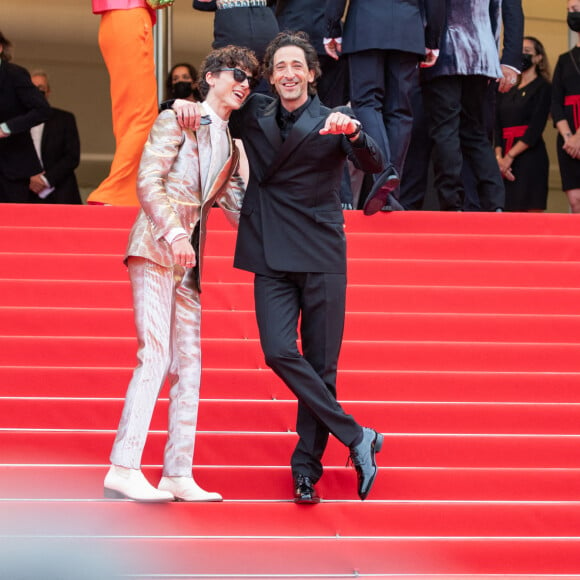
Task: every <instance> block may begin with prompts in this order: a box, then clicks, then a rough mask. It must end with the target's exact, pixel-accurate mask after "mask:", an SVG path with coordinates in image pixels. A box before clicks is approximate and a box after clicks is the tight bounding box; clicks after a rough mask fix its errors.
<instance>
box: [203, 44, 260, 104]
mask: <svg viewBox="0 0 580 580" xmlns="http://www.w3.org/2000/svg"><path fill="white" fill-rule="evenodd" d="M222 68H241V69H242V70H245V71H247V72H248V73H250V74H251V75H252V76H253V77H254V78H256V80H257V78H258V74H259V68H260V67H259V64H258V59H257V58H256V55H255V54H254V51H253V50H250V49H249V48H245V47H243V46H234V45H233V44H229V45H228V46H224V47H223V48H216V49H214V50H212V51H211V52H210V53H209V54H208V55H207V56H206V57H205V59H204V61H203V62H202V63H201V75H200V77H199V92H200V94H201V97H202V98H203V99H205V97H206V96H207V93H208V92H209V85H208V84H207V81H206V80H205V77H206V75H207V73H213V74H217V73H219V72H220V69H222Z"/></svg>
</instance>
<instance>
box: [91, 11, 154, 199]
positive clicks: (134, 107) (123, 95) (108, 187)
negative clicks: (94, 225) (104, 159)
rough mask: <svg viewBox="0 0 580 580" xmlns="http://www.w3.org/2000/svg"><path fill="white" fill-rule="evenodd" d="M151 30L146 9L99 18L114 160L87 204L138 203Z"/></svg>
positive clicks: (148, 115)
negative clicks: (108, 82) (107, 78)
mask: <svg viewBox="0 0 580 580" xmlns="http://www.w3.org/2000/svg"><path fill="white" fill-rule="evenodd" d="M152 29H153V24H152V21H151V16H150V14H149V12H148V11H147V9H146V8H131V9H129V10H110V11H109V12H105V13H104V14H103V15H102V17H101V25H100V27H99V47H100V49H101V54H102V55H103V58H104V60H105V64H106V66H107V70H108V71H109V77H110V82H111V102H112V112H113V133H114V134H115V156H114V158H113V163H112V164H111V169H110V172H109V176H108V177H107V178H106V179H105V180H104V181H103V182H102V183H101V184H100V185H99V187H98V188H97V189H95V190H94V191H93V192H92V193H91V194H90V195H89V198H88V202H89V203H100V204H110V205H135V206H138V205H139V201H138V200H137V191H136V184H137V170H138V168H139V160H140V159H141V153H142V151H143V146H144V145H145V141H146V140H147V136H148V135H149V130H150V129H151V127H152V125H153V122H154V121H155V119H156V117H157V109H158V104H157V81H156V79H155V63H154V60H153V30H152Z"/></svg>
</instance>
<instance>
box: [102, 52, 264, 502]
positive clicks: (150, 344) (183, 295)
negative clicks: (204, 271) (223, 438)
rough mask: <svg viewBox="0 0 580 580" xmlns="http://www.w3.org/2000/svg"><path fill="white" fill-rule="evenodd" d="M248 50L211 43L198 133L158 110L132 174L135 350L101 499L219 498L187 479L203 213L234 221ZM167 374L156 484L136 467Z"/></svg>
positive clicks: (252, 65)
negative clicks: (238, 119)
mask: <svg viewBox="0 0 580 580" xmlns="http://www.w3.org/2000/svg"><path fill="white" fill-rule="evenodd" d="M257 71H258V63H257V60H256V58H255V56H254V53H253V52H252V51H250V50H248V49H245V48H239V47H232V46H229V47H225V48H222V49H218V50H214V51H212V52H211V53H210V54H209V55H208V57H207V58H206V60H205V61H204V63H203V65H202V75H201V81H200V91H201V93H202V95H203V96H204V97H205V102H204V103H203V104H202V107H203V113H204V118H203V123H202V125H201V126H200V127H199V129H198V130H197V131H195V132H194V131H190V130H187V129H185V130H184V129H181V128H180V127H179V125H178V124H177V120H176V116H175V113H174V112H173V111H172V110H167V111H163V112H162V113H161V114H160V115H159V116H158V118H157V120H156V121H155V124H154V125H153V128H152V129H151V132H150V134H149V138H148V140H147V143H146V144H145V149H144V151H143V156H142V158H141V164H140V167H139V175H138V179H137V194H138V197H139V201H140V203H141V211H140V212H139V215H138V216H137V220H136V222H135V224H134V226H133V229H132V231H131V234H130V238H129V245H128V248H127V252H126V256H125V261H126V264H127V266H128V268H129V276H130V279H131V286H132V289H133V302H134V304H133V306H134V311H135V323H136V328H137V339H138V342H139V350H138V352H137V358H138V365H137V367H136V369H135V371H134V373H133V377H132V379H131V382H130V384H129V387H128V390H127V395H126V399H125V406H124V409H123V414H122V416H121V421H120V424H119V429H118V431H117V436H116V439H115V443H114V445H113V450H112V452H111V457H110V459H111V463H112V465H111V467H110V469H109V472H108V473H107V476H106V478H105V497H113V498H128V499H133V500H138V501H172V500H174V499H177V500H183V501H220V500H221V499H222V498H221V496H220V495H219V494H217V493H209V492H206V491H204V490H203V489H201V488H200V487H199V486H198V485H197V484H196V483H195V481H194V479H193V477H192V463H193V448H194V440H195V430H196V422H197V410H198V403H199V388H200V377H201V365H200V317H201V306H200V300H199V293H200V277H199V275H200V270H201V260H202V252H203V247H204V239H205V231H206V221H207V217H208V214H209V211H210V208H211V207H212V205H213V204H214V203H217V204H218V205H219V206H220V207H221V208H222V210H223V211H224V212H225V213H226V215H227V217H228V219H229V220H230V221H231V222H232V223H233V224H234V225H235V224H237V221H238V218H239V210H240V207H241V202H242V198H243V182H242V181H241V179H240V178H239V176H238V174H237V172H236V169H237V166H238V160H239V154H238V151H237V148H236V147H235V145H234V144H233V142H232V139H231V136H230V133H229V130H228V119H229V116H230V114H231V112H232V111H234V110H236V109H238V108H239V107H241V105H242V104H243V103H244V101H245V100H246V98H247V97H248V95H249V94H250V84H253V80H254V79H256V75H257ZM166 377H169V381H170V385H171V388H170V392H169V433H168V440H167V445H166V447H165V454H164V462H163V478H162V479H161V482H160V483H159V486H158V489H156V488H155V487H153V486H152V485H151V484H150V483H149V482H148V481H147V479H146V478H145V477H144V475H143V474H142V472H141V470H140V467H141V457H142V453H143V448H144V445H145V440H146V437H147V432H148V429H149V424H150V422H151V416H152V413H153V409H154V407H155V403H156V401H157V397H158V395H159V391H160V389H161V387H162V385H163V383H164V381H165V378H166Z"/></svg>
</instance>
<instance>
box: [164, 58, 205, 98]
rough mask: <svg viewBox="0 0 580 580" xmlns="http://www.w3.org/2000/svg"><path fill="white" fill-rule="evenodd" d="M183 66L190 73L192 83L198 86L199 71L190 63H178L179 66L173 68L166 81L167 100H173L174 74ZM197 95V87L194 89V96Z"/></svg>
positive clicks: (175, 65)
mask: <svg viewBox="0 0 580 580" xmlns="http://www.w3.org/2000/svg"><path fill="white" fill-rule="evenodd" d="M181 66H182V67H184V68H186V69H187V70H188V71H189V76H190V77H191V79H192V81H193V82H194V83H195V84H196V85H197V81H198V74H197V69H196V68H195V67H194V66H193V65H192V64H190V63H189V62H178V63H177V64H174V65H173V66H172V67H171V69H170V70H169V72H168V73H167V78H166V79H165V98H167V99H170V98H171V91H172V89H173V81H172V77H173V72H174V71H175V69H176V68H179V67H181ZM195 93H197V86H196V88H195V89H194V94H195Z"/></svg>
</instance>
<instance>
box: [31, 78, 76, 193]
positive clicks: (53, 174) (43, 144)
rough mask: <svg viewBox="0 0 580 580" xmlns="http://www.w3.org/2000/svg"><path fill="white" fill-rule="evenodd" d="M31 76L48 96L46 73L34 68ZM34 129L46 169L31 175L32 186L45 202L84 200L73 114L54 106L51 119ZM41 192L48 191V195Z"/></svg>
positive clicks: (42, 162) (36, 144)
mask: <svg viewBox="0 0 580 580" xmlns="http://www.w3.org/2000/svg"><path fill="white" fill-rule="evenodd" d="M31 78H32V83H33V84H34V86H35V87H36V88H37V89H38V90H39V91H40V92H41V93H42V94H43V95H44V96H45V98H46V99H47V100H48V96H49V94H50V84H49V82H48V76H47V74H46V73H45V72H43V71H35V72H33V73H32V75H31ZM31 133H32V139H33V141H34V144H35V147H36V150H37V153H38V154H39V160H40V162H41V164H42V167H43V169H44V170H43V171H42V173H39V174H37V175H33V176H32V177H31V178H30V189H31V190H32V191H33V192H34V193H36V194H37V195H40V196H41V198H42V199H43V201H45V202H46V203H68V204H80V203H82V201H81V196H80V193H79V186H78V184H77V178H76V176H75V169H76V168H77V167H78V165H79V163H80V160H81V143H80V139H79V132H78V130H77V123H76V120H75V117H74V115H73V114H72V113H69V112H68V111H63V110H62V109H57V108H55V107H51V108H50V116H49V117H48V119H47V120H46V121H45V122H44V123H42V124H41V125H37V126H36V127H33V128H32V129H31ZM42 192H46V196H44V195H43V194H42Z"/></svg>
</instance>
